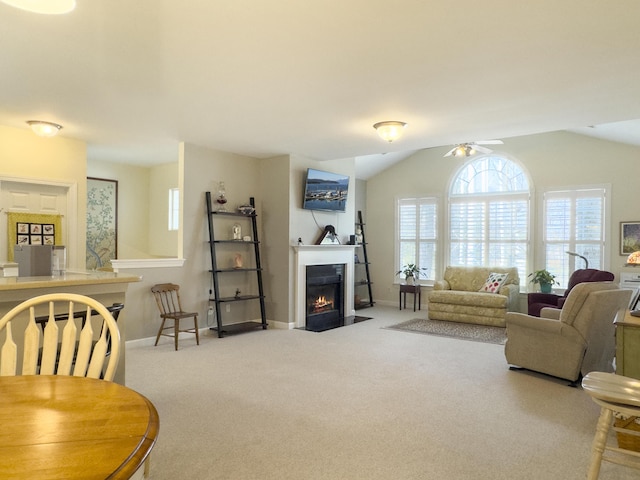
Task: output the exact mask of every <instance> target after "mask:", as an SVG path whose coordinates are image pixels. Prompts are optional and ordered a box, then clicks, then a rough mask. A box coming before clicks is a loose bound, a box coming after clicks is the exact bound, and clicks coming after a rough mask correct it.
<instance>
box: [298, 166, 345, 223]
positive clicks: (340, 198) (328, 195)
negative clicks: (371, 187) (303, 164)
mask: <svg viewBox="0 0 640 480" xmlns="http://www.w3.org/2000/svg"><path fill="white" fill-rule="evenodd" d="M348 190H349V177H348V176H347V175H339V174H337V173H331V172H323V171H322V170H315V169H313V168H309V169H308V170H307V181H306V182H305V186H304V203H303V204H302V208H304V209H307V210H329V211H332V212H344V211H345V209H346V208H347V193H348Z"/></svg>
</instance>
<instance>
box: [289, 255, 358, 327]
mask: <svg viewBox="0 0 640 480" xmlns="http://www.w3.org/2000/svg"><path fill="white" fill-rule="evenodd" d="M292 248H293V250H294V252H295V257H296V258H295V272H296V273H295V281H294V309H293V314H292V320H293V325H291V326H292V327H293V328H306V321H307V267H308V266H324V265H333V264H339V265H341V266H342V273H341V275H342V285H343V286H342V290H341V292H340V295H341V298H342V302H341V303H342V317H343V318H347V319H348V318H351V317H354V316H355V313H356V312H355V309H354V307H353V273H354V272H353V270H354V266H353V256H354V249H355V247H354V246H353V245H293V246H292ZM325 296H326V295H325ZM325 300H326V299H325Z"/></svg>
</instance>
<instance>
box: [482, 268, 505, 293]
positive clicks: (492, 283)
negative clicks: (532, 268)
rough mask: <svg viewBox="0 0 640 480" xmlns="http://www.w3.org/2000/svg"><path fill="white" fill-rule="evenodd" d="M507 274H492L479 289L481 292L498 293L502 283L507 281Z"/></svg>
mask: <svg viewBox="0 0 640 480" xmlns="http://www.w3.org/2000/svg"><path fill="white" fill-rule="evenodd" d="M508 276H509V274H508V273H496V272H492V273H490V274H489V278H487V281H486V282H484V285H483V286H482V288H481V289H480V291H481V292H487V293H498V292H499V291H500V288H502V285H504V282H506V281H507V277H508Z"/></svg>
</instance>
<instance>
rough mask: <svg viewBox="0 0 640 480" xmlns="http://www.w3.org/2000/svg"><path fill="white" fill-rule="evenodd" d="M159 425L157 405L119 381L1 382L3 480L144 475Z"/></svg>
mask: <svg viewBox="0 0 640 480" xmlns="http://www.w3.org/2000/svg"><path fill="white" fill-rule="evenodd" d="M159 426H160V421H159V417H158V412H157V411H156V408H155V407H154V406H153V404H152V403H151V402H150V401H149V400H148V399H147V398H146V397H144V396H143V395H141V394H140V393H138V392H136V391H135V390H132V389H130V388H127V387H125V386H123V385H120V384H118V383H114V382H107V381H104V380H96V379H92V378H86V377H71V376H63V375H25V376H15V377H0V478H1V479H27V478H29V479H38V480H44V479H65V480H71V479H83V480H89V479H106V478H108V479H124V478H131V477H132V476H133V475H134V474H135V475H136V477H137V476H138V475H140V473H141V472H142V469H144V462H145V460H146V459H147V457H148V455H149V453H150V452H151V449H152V448H153V446H154V444H155V442H156V438H157V436H158V432H159Z"/></svg>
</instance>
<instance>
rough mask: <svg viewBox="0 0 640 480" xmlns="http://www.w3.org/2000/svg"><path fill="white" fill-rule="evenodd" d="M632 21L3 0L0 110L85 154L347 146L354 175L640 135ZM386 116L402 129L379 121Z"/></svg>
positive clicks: (308, 152)
mask: <svg viewBox="0 0 640 480" xmlns="http://www.w3.org/2000/svg"><path fill="white" fill-rule="evenodd" d="M639 20H640V2H638V1H637V0H616V1H615V2H596V1H592V0H587V1H585V0H563V1H562V2H558V1H557V0H554V1H552V0H538V1H536V2H528V3H522V2H506V1H501V0H487V1H486V2H476V1H472V0H454V1H451V0H446V1H445V0H432V1H429V2H425V1H420V0H397V1H395V2H389V1H388V0H349V1H344V0H340V1H338V0H323V1H322V2H305V1H299V0H234V1H233V2H229V1H220V0H209V1H206V2H205V1H196V0H183V1H180V2H178V1H176V0H135V1H131V0H78V6H77V8H76V10H75V11H73V12H72V13H70V14H67V15H57V16H46V15H38V14H32V13H28V12H24V11H22V10H18V9H15V8H12V7H10V6H8V5H6V4H3V3H0V32H2V46H1V47H0V66H1V71H2V74H1V75H0V124H2V125H7V126H13V127H19V128H27V126H26V124H25V121H26V120H30V119H39V120H47V121H52V122H56V123H60V124H62V125H63V126H64V129H63V130H62V132H61V135H62V136H66V137H70V138H76V139H80V140H83V141H85V142H86V143H87V148H88V152H87V154H88V157H89V158H90V159H97V160H105V161H116V162H128V163H133V164H137V165H150V164H154V163H167V162H171V161H175V160H176V159H177V152H178V143H179V142H180V141H185V142H189V143H194V144H197V145H201V146H205V147H210V148H213V149H217V150H224V151H228V152H234V153H238V154H242V155H249V156H252V157H257V158H268V157H272V156H276V155H282V154H289V153H293V154H300V155H305V156H308V157H310V158H314V159H317V160H334V159H341V158H353V157H356V159H357V160H356V166H357V167H356V168H357V173H358V177H360V178H368V177H369V176H370V175H372V174H373V173H375V172H376V171H379V170H381V169H384V168H386V167H387V166H388V165H390V164H392V163H394V162H395V161H398V160H399V159H402V158H405V157H406V156H407V155H408V154H410V153H412V152H414V151H416V150H419V149H423V148H432V147H448V148H450V145H452V144H455V143H459V142H465V141H473V140H482V139H492V138H500V139H503V140H505V139H507V138H509V137H512V136H520V135H527V134H535V133H541V132H548V131H556V130H571V131H575V132H578V133H583V134H588V135H594V136H601V138H610V139H615V140H616V141H628V142H631V143H633V142H635V143H640V136H639V135H640V128H639V127H638V122H635V121H634V120H635V119H638V118H640V81H639V79H640V55H638V52H639V51H640V35H638V32H637V24H638V21H639ZM385 120H400V121H404V122H407V123H408V126H407V128H406V131H405V135H404V137H403V138H402V139H401V140H399V141H397V142H394V143H392V144H388V143H385V142H383V141H382V140H381V139H380V138H379V137H378V136H377V135H376V133H375V131H374V129H373V127H372V125H373V124H374V123H376V122H379V121H385ZM629 121H631V122H629ZM590 126H596V127H595V128H591V127H590ZM448 148H446V149H445V148H443V154H444V152H446V150H448Z"/></svg>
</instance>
